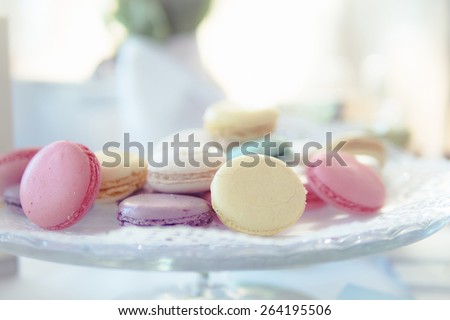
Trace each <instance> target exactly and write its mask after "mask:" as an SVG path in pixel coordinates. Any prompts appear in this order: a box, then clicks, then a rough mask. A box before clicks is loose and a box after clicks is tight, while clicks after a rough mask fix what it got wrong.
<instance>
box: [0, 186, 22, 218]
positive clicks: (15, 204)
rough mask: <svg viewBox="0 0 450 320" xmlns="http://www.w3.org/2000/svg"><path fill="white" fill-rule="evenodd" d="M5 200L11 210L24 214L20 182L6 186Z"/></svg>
mask: <svg viewBox="0 0 450 320" xmlns="http://www.w3.org/2000/svg"><path fill="white" fill-rule="evenodd" d="M3 202H4V203H5V204H6V207H7V208H8V209H9V210H10V211H12V212H15V213H18V214H24V213H23V209H22V204H21V203H20V184H15V185H12V186H10V187H8V188H6V190H5V192H3Z"/></svg>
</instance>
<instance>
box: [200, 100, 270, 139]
mask: <svg viewBox="0 0 450 320" xmlns="http://www.w3.org/2000/svg"><path fill="white" fill-rule="evenodd" d="M278 115H279V111H278V109H277V108H276V107H266V108H244V107H241V106H239V105H237V104H234V103H232V102H229V101H221V102H218V103H216V104H214V105H212V106H210V107H209V108H208V109H207V110H206V112H205V115H204V117H203V122H204V127H205V129H206V130H207V131H208V133H209V134H210V135H211V136H213V137H218V138H222V139H227V140H237V141H245V140H250V139H254V138H258V137H262V136H264V135H265V134H267V133H270V132H272V131H274V130H275V128H276V124H277V120H278Z"/></svg>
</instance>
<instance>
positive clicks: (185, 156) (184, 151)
mask: <svg viewBox="0 0 450 320" xmlns="http://www.w3.org/2000/svg"><path fill="white" fill-rule="evenodd" d="M189 132H190V130H188V131H184V132H182V134H180V135H179V136H178V137H179V141H182V142H186V141H187V138H188V136H189V135H188V134H187V133H189ZM193 132H195V133H196V134H195V135H194V139H193V141H195V142H197V143H198V146H196V147H193V148H188V147H180V146H179V147H178V148H175V147H174V146H173V145H172V142H174V137H175V136H176V135H177V133H175V134H173V135H171V136H169V137H167V138H165V139H164V140H162V141H161V142H160V143H159V144H158V145H157V146H156V147H155V148H154V150H153V151H154V152H153V154H152V155H151V157H150V158H149V168H148V169H149V175H148V183H149V185H150V187H151V188H152V189H153V190H155V191H157V192H163V193H181V194H192V193H199V192H205V191H209V188H210V185H211V181H212V179H213V177H214V175H215V173H216V172H217V170H218V169H219V167H220V166H221V165H222V164H223V163H224V162H225V154H224V152H223V151H222V145H221V144H220V143H215V144H214V143H213V144H211V145H208V143H209V142H211V141H209V138H208V137H207V136H205V135H203V133H201V134H200V133H199V132H198V131H193ZM164 145H165V147H164Z"/></svg>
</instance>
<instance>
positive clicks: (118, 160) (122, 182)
mask: <svg viewBox="0 0 450 320" xmlns="http://www.w3.org/2000/svg"><path fill="white" fill-rule="evenodd" d="M95 155H96V156H97V159H98V161H99V163H100V170H101V177H102V181H101V186H100V192H99V194H98V196H97V200H98V201H100V202H113V201H117V200H121V199H124V198H126V197H127V196H129V195H131V194H133V193H134V192H135V191H137V190H139V189H141V188H142V187H143V186H144V185H145V184H146V182H147V174H148V169H147V162H146V161H145V160H144V159H143V158H140V157H139V156H138V155H137V154H131V153H130V154H128V153H124V152H122V151H115V152H114V156H112V155H106V154H105V153H104V152H103V151H99V152H96V153H95Z"/></svg>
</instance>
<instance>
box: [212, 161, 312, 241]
mask: <svg viewBox="0 0 450 320" xmlns="http://www.w3.org/2000/svg"><path fill="white" fill-rule="evenodd" d="M257 157H258V158H259V162H258V164H257V165H254V166H252V167H244V166H243V165H242V164H243V163H247V164H249V163H251V162H253V157H250V156H241V157H237V158H234V159H233V160H232V161H231V165H228V164H227V165H223V166H222V167H221V168H220V170H219V171H218V172H217V174H216V176H215V177H214V180H213V182H212V184H211V197H212V205H213V208H214V210H215V212H216V213H217V215H218V217H219V218H220V220H221V221H222V222H223V223H224V224H225V225H226V226H228V227H229V228H231V229H234V230H237V231H240V232H244V233H248V234H254V235H272V234H276V233H278V232H280V231H282V230H284V229H285V228H287V227H289V226H291V225H293V224H294V223H296V222H297V220H298V219H299V218H300V217H301V215H302V214H303V212H304V209H305V200H306V192H305V189H304V188H303V185H302V182H301V181H300V179H299V178H298V176H297V175H296V174H295V173H294V171H293V170H291V169H290V168H287V167H286V165H285V163H283V162H282V161H281V160H278V159H276V158H272V157H270V160H271V161H272V162H273V163H274V165H273V166H269V165H268V164H267V163H266V161H265V159H266V158H268V157H267V156H262V155H259V156H257Z"/></svg>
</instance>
